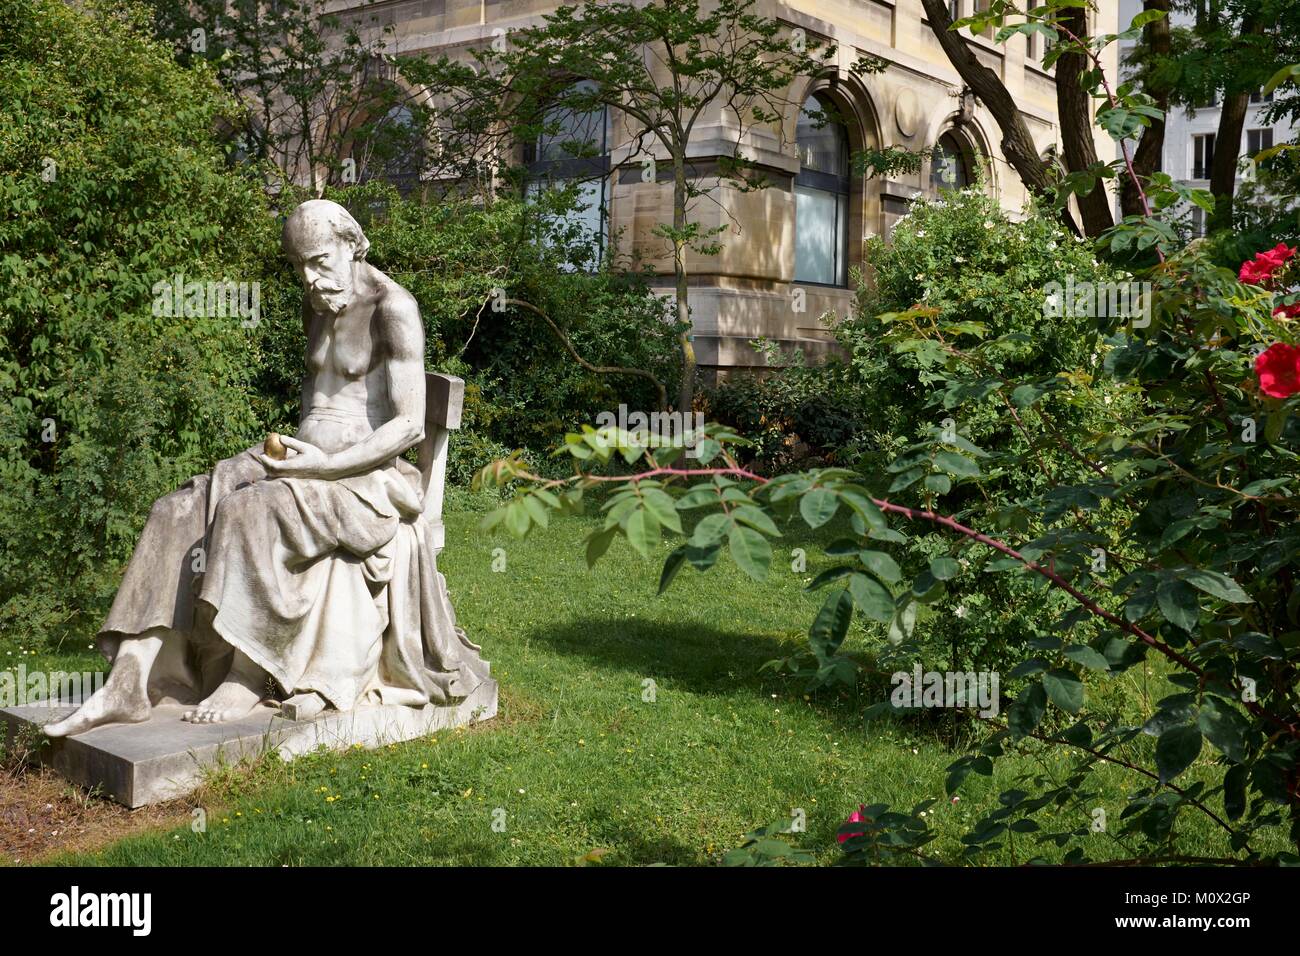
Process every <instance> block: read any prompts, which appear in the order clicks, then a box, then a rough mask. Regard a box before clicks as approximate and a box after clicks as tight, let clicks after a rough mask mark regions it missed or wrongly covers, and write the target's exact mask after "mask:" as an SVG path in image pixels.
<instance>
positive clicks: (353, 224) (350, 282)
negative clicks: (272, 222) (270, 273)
mask: <svg viewBox="0 0 1300 956" xmlns="http://www.w3.org/2000/svg"><path fill="white" fill-rule="evenodd" d="M280 247H281V248H282V249H283V250H284V254H285V256H287V257H288V259H289V261H290V262H292V263H293V267H294V269H296V270H297V272H298V278H299V279H301V280H302V284H303V288H304V289H305V290H306V292H307V296H308V298H309V299H310V300H311V305H312V308H313V309H315V310H316V311H317V312H328V313H329V314H331V315H338V314H339V313H340V312H342V311H343V310H344V309H346V308H347V307H348V304H349V303H350V302H351V301H352V294H353V291H354V289H355V286H356V270H357V268H358V267H359V266H360V264H361V262H362V261H363V260H364V259H365V258H366V253H367V252H369V251H370V241H369V240H368V239H366V235H365V233H363V232H362V231H361V226H360V225H359V224H358V223H357V221H356V220H355V219H353V218H352V214H351V213H349V212H348V211H347V210H346V209H344V208H343V207H342V206H340V205H339V204H338V203H336V202H330V201H329V200H328V199H311V200H308V201H307V202H305V203H303V204H302V205H301V206H299V207H298V208H297V209H295V210H294V211H293V212H292V213H290V214H289V218H288V219H287V220H285V223H284V231H283V232H282V233H281V234H280Z"/></svg>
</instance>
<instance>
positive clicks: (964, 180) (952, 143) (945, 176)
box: [930, 133, 971, 191]
mask: <svg viewBox="0 0 1300 956" xmlns="http://www.w3.org/2000/svg"><path fill="white" fill-rule="evenodd" d="M967 152H968V151H967V149H966V146H965V144H963V143H962V142H961V140H959V139H958V138H957V137H956V136H954V135H953V134H952V133H944V134H943V135H942V136H940V137H939V142H937V143H935V144H934V152H933V153H931V154H930V187H931V188H932V189H934V190H936V191H938V190H940V189H962V188H963V187H966V186H969V185H970V181H971V176H970V158H969V156H968V155H967Z"/></svg>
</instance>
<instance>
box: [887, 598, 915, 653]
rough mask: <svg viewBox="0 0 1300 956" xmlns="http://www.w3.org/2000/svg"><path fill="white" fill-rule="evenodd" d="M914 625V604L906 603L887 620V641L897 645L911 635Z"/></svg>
mask: <svg viewBox="0 0 1300 956" xmlns="http://www.w3.org/2000/svg"><path fill="white" fill-rule="evenodd" d="M915 627H916V605H915V604H914V603H909V604H907V605H906V606H905V607H904V608H903V609H902V610H901V611H899V612H898V613H896V614H895V615H894V617H893V619H892V620H891V621H890V622H889V643H891V644H893V645H895V646H897V645H899V644H901V643H903V641H905V640H906V639H907V638H909V637H911V636H912V630H913V629H914V628H915Z"/></svg>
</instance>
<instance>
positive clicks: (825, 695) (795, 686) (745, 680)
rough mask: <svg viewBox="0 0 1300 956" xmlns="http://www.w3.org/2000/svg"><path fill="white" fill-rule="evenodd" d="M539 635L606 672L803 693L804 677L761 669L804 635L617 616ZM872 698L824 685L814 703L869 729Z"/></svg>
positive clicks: (764, 692) (689, 685) (715, 688)
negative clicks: (866, 717)
mask: <svg viewBox="0 0 1300 956" xmlns="http://www.w3.org/2000/svg"><path fill="white" fill-rule="evenodd" d="M530 639H531V640H534V641H537V642H539V643H542V644H545V645H547V646H548V647H550V648H551V649H552V650H554V651H556V652H557V653H560V654H564V655H567V656H571V657H576V658H579V659H581V660H583V661H587V662H589V663H590V664H591V665H592V667H593V668H596V669H601V670H610V669H615V670H621V671H624V672H627V673H630V674H635V675H637V676H638V677H652V678H654V679H655V680H657V681H668V682H671V683H672V685H673V686H674V687H675V688H677V689H680V690H685V691H689V692H691V693H696V694H727V693H734V692H737V691H741V692H748V693H752V694H753V695H754V696H755V697H768V696H769V695H771V694H773V693H776V692H782V693H784V694H786V695H789V694H802V693H803V681H802V679H798V678H793V677H791V676H789V675H787V674H774V673H772V672H771V671H761V672H760V668H761V667H762V666H763V665H764V664H766V663H767V662H768V661H771V660H775V659H777V658H786V657H791V656H792V655H794V654H795V653H796V652H798V651H801V650H803V649H804V642H803V640H802V638H800V639H799V640H798V641H794V640H790V641H782V640H780V639H778V638H775V637H772V636H770V635H766V634H752V633H749V634H747V633H744V632H742V631H728V630H721V629H719V628H713V627H700V626H698V625H693V624H665V623H664V622H662V621H637V620H631V621H609V620H602V619H600V618H580V619H578V620H574V621H568V622H566V623H565V624H563V625H560V626H555V627H549V628H542V629H540V630H538V631H535V632H533V634H532V635H531V636H530ZM869 703H870V701H868V700H866V699H865V698H863V697H862V696H861V695H859V694H857V693H855V692H850V691H844V690H841V691H821V692H819V693H817V694H815V695H813V705H814V706H815V707H816V708H817V710H818V711H820V712H821V713H823V714H824V715H825V716H826V717H829V718H831V719H833V720H835V722H836V723H837V725H840V726H845V727H850V728H857V729H861V727H862V719H861V712H862V710H863V709H864V708H865V707H866V706H867V705H868V704H869Z"/></svg>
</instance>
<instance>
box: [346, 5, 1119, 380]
mask: <svg viewBox="0 0 1300 956" xmlns="http://www.w3.org/2000/svg"><path fill="white" fill-rule="evenodd" d="M977 2H980V0H950V12H951V15H952V16H954V17H957V16H968V15H970V13H971V12H972V4H974V3H977ZM557 5H558V4H557V3H556V2H554V0H381V2H379V3H375V4H369V5H367V7H366V13H367V15H368V16H378V18H379V22H381V23H385V24H391V25H392V26H393V28H394V36H395V47H396V50H397V52H401V53H414V52H417V51H428V52H430V53H434V54H437V53H439V52H442V51H448V52H450V53H452V54H453V55H455V53H454V51H456V50H458V49H459V50H463V49H466V48H468V47H471V46H479V47H481V46H486V45H488V44H490V43H491V42H492V40H493V38H494V36H498V35H500V31H501V30H506V31H509V30H510V29H512V28H517V27H521V26H526V25H529V24H531V23H536V22H539V21H540V18H541V16H542V15H543V14H545V13H547V12H549V11H551V10H553V9H554V8H555V7H556V6H557ZM1098 7H1099V9H1098V11H1097V12H1095V13H1093V14H1092V15H1091V17H1092V20H1093V24H1092V26H1093V30H1094V32H1114V31H1115V30H1116V21H1117V19H1118V2H1117V0H1101V2H1100V3H1099V5H1098ZM760 12H761V13H763V14H764V15H766V16H770V17H775V18H777V19H779V20H781V21H782V22H784V23H786V24H789V25H790V26H791V27H792V28H794V27H798V28H802V29H803V30H804V31H805V32H806V33H807V34H808V35H809V36H812V37H817V38H819V39H821V40H823V41H829V42H831V43H834V44H835V45H836V46H837V47H838V55H837V61H836V62H835V63H834V64H833V67H832V69H829V70H828V71H827V72H826V73H824V74H823V75H820V76H815V77H807V78H804V79H802V80H801V81H800V83H799V84H798V86H799V88H797V89H793V90H791V91H790V92H789V94H788V98H789V100H790V101H791V102H792V103H794V104H798V103H805V104H808V105H810V106H812V105H815V104H817V103H824V104H833V105H834V106H835V107H836V112H837V113H839V114H840V115H842V116H843V117H845V118H847V122H846V123H844V124H843V125H829V126H822V128H820V129H818V128H815V124H812V123H810V122H808V121H807V117H806V113H801V112H800V111H798V110H795V109H792V110H791V115H790V116H789V119H788V128H787V129H786V130H785V131H784V135H783V136H780V137H778V136H777V135H775V131H773V130H771V129H763V128H754V129H749V130H747V132H746V135H747V141H746V142H745V143H744V144H743V145H744V148H745V152H746V154H747V155H750V156H751V157H754V158H755V159H756V160H757V161H758V163H759V164H760V166H761V167H762V168H763V170H764V172H765V173H766V175H767V177H768V179H769V180H770V181H771V182H772V185H771V186H770V187H769V188H767V189H765V190H761V191H757V192H749V193H742V192H739V191H736V190H733V189H730V188H729V187H727V186H726V185H725V184H722V185H719V186H718V187H717V188H716V191H715V192H714V193H713V196H714V197H716V199H717V202H716V203H701V204H699V206H698V207H697V209H696V211H695V213H694V218H695V219H696V220H697V221H700V222H701V223H702V225H703V226H705V227H714V226H719V225H727V227H728V228H727V231H726V232H725V233H724V234H722V236H721V239H720V241H721V245H722V248H721V251H719V252H718V253H717V254H716V255H696V254H692V255H691V256H690V258H689V260H688V268H689V272H690V275H691V284H690V302H691V311H692V320H693V322H694V341H695V348H696V354H697V358H698V361H699V364H700V367H701V370H703V371H706V372H707V371H708V370H714V371H721V372H723V373H724V374H725V373H726V372H727V371H729V370H733V369H738V368H745V367H757V366H764V365H766V364H768V360H767V359H766V358H765V356H764V355H763V354H762V353H760V352H759V351H757V350H755V348H754V347H753V346H752V345H751V342H752V341H753V340H755V339H757V338H760V337H761V338H766V339H768V340H771V341H773V342H775V343H777V344H779V345H780V346H781V347H782V350H783V351H786V352H788V351H789V350H793V349H795V348H799V349H802V350H803V352H804V354H805V355H806V356H808V357H810V358H815V357H816V356H817V355H819V354H822V353H824V352H825V351H826V350H827V349H828V348H829V347H830V346H831V339H830V336H829V335H828V334H827V332H826V329H825V327H824V325H823V324H822V322H821V321H820V318H821V316H823V315H824V314H825V313H834V314H835V315H838V316H841V317H842V316H845V315H847V314H849V312H850V310H851V308H852V304H853V299H854V292H853V289H852V288H851V282H852V280H851V277H850V275H849V267H850V266H852V265H862V264H863V256H864V240H865V239H866V238H868V237H870V236H874V235H887V234H888V231H889V229H890V227H891V226H892V224H893V223H894V222H896V221H897V220H898V218H899V217H900V216H902V215H904V214H905V213H906V211H907V208H908V205H909V203H910V202H911V201H912V200H913V199H914V198H915V197H917V196H919V195H924V194H930V195H933V194H934V193H935V192H936V190H937V188H939V187H940V186H964V185H966V184H968V183H974V182H976V179H977V167H983V169H984V171H985V172H984V184H985V188H986V189H988V190H989V191H990V192H991V193H992V194H994V195H995V196H996V197H997V198H998V200H999V201H1000V203H1001V204H1002V206H1003V207H1004V208H1005V209H1007V210H1008V211H1010V212H1012V213H1016V212H1019V211H1020V210H1021V209H1022V207H1023V205H1024V203H1025V200H1026V193H1025V190H1024V188H1023V186H1022V184H1021V182H1020V179H1019V177H1018V176H1017V175H1016V173H1015V171H1014V170H1013V169H1012V168H1011V167H1010V166H1009V165H1008V164H1007V162H1006V160H1005V159H1004V158H1003V156H1002V153H1001V150H1000V148H999V139H1000V133H999V130H998V127H997V124H996V122H995V121H994V119H993V117H992V115H991V114H990V113H989V112H988V110H987V109H986V108H985V107H984V105H983V104H982V103H980V102H979V101H978V100H977V99H976V98H975V97H973V96H972V95H971V94H970V93H969V91H965V90H964V89H963V84H962V81H961V79H960V77H959V76H958V74H957V72H956V70H955V69H953V67H952V66H951V64H950V63H949V62H948V59H947V57H946V55H945V54H944V52H943V50H942V48H941V47H940V45H939V42H938V40H937V39H936V37H935V36H934V34H933V32H932V30H931V29H930V26H929V23H928V22H927V20H926V19H925V17H924V12H923V8H922V5H921V2H920V0H790V2H776V0H761V6H760ZM989 33H990V34H991V33H992V31H989ZM963 35H964V36H966V37H968V42H969V43H970V44H971V45H972V46H973V47H974V49H975V52H976V55H977V56H978V57H979V59H980V60H981V61H982V62H983V63H984V64H985V65H987V66H988V67H990V68H991V69H993V70H994V71H995V72H996V73H997V74H998V75H999V76H1000V77H1001V78H1002V80H1003V82H1004V83H1005V84H1006V86H1007V88H1008V89H1009V91H1010V92H1011V94H1012V96H1013V97H1014V98H1015V100H1016V102H1017V103H1018V104H1019V106H1020V109H1021V111H1022V113H1023V114H1024V117H1025V119H1026V121H1027V123H1028V126H1029V128H1030V130H1031V132H1032V133H1033V136H1034V138H1035V142H1036V145H1037V146H1038V148H1039V150H1040V152H1041V153H1044V154H1046V153H1047V152H1048V151H1049V150H1053V149H1055V150H1058V151H1059V148H1060V144H1059V133H1058V128H1057V115H1056V92H1055V82H1054V79H1053V75H1052V72H1051V71H1049V70H1045V69H1044V68H1043V66H1042V62H1041V60H1042V56H1043V53H1044V52H1045V50H1044V46H1043V38H1042V37H1041V36H1034V37H1031V38H1028V39H1027V38H1025V37H1023V36H1019V35H1017V36H1014V37H1012V38H1011V39H1010V40H1009V41H1007V42H1006V43H1005V44H997V43H995V42H994V40H993V38H992V36H991V35H989V36H978V37H971V36H970V34H969V31H964V33H963ZM862 54H867V55H871V56H874V57H877V58H879V59H882V60H884V61H886V62H887V63H888V68H887V69H886V70H884V71H883V72H879V73H874V74H870V75H857V74H854V73H853V72H852V71H850V69H849V67H850V64H852V63H853V62H854V61H855V60H856V59H857V58H858V57H859V56H860V55H862ZM1107 63H1108V72H1111V73H1112V75H1113V71H1114V68H1115V65H1116V54H1115V51H1114V50H1113V49H1112V50H1110V51H1108V61H1107ZM619 128H620V124H618V123H607V124H605V129H604V130H603V131H602V132H601V133H600V136H601V138H602V139H603V140H604V142H605V145H606V150H605V156H604V157H603V158H602V159H601V160H600V163H601V167H600V169H601V171H602V174H603V177H602V178H597V179H595V180H592V181H591V182H589V183H587V185H586V186H585V187H584V188H585V190H586V193H585V195H586V196H587V197H588V198H589V199H590V207H589V209H588V212H587V214H586V220H587V222H588V224H589V227H590V228H591V229H593V230H598V231H599V233H600V234H601V235H603V236H604V237H606V241H607V242H611V243H618V244H619V245H618V246H617V249H616V251H617V252H618V253H635V254H638V255H640V256H641V257H643V258H645V259H647V260H649V261H651V262H652V263H654V264H655V267H656V269H658V270H659V271H660V272H661V274H662V275H663V289H664V291H665V292H666V293H667V292H670V291H671V288H672V264H671V257H670V256H669V255H668V250H667V247H666V244H665V243H664V241H663V240H662V239H660V238H658V237H656V236H654V235H652V233H651V230H652V229H653V227H654V226H655V224H656V223H658V222H671V217H672V186H671V183H670V182H664V181H663V176H662V174H661V175H660V177H659V179H660V181H658V182H653V181H652V182H644V181H643V176H642V165H641V159H640V158H634V157H632V156H630V155H629V150H628V144H627V143H626V142H620V140H619V135H618V130H619ZM733 128H734V127H733V124H730V123H728V121H727V117H726V116H725V115H724V114H723V113H722V110H721V108H720V107H719V109H718V110H717V112H716V113H715V114H714V115H712V116H711V117H710V118H709V120H708V121H707V122H704V123H702V124H700V125H699V126H698V127H697V128H696V132H695V136H694V139H693V141H692V143H691V144H690V150H689V153H690V158H691V160H692V162H693V163H694V164H695V168H696V170H697V172H698V173H699V174H700V175H702V176H704V177H707V176H708V172H709V168H710V162H711V161H713V162H714V163H716V158H717V157H718V156H719V155H729V154H730V153H731V152H732V151H733V149H734V144H735V134H734V132H733ZM895 145H898V146H904V147H907V148H909V149H913V150H919V149H923V148H926V147H934V152H933V155H932V159H930V160H928V161H927V162H926V163H924V165H923V167H922V168H921V170H920V171H919V172H917V173H914V174H910V175H906V176H900V177H897V178H889V179H881V178H868V177H867V176H855V175H852V173H851V169H850V166H849V163H848V153H849V151H850V150H854V149H859V148H864V147H869V148H885V147H889V146H895ZM1097 145H1098V155H1099V156H1102V157H1103V158H1106V159H1109V158H1110V157H1111V156H1112V155H1114V147H1113V144H1112V143H1110V141H1109V140H1107V139H1106V138H1105V135H1104V134H1101V133H1099V134H1098V140H1097ZM533 158H534V159H535V160H537V161H538V165H539V171H541V167H543V166H545V161H546V150H545V149H544V148H543V149H541V150H540V151H536V150H535V151H534V153H533ZM657 160H658V165H659V167H660V170H661V173H662V170H663V167H664V165H665V162H664V160H666V157H664V156H660V157H657ZM713 168H714V169H715V170H716V165H714V166H713ZM715 181H716V177H715Z"/></svg>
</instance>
